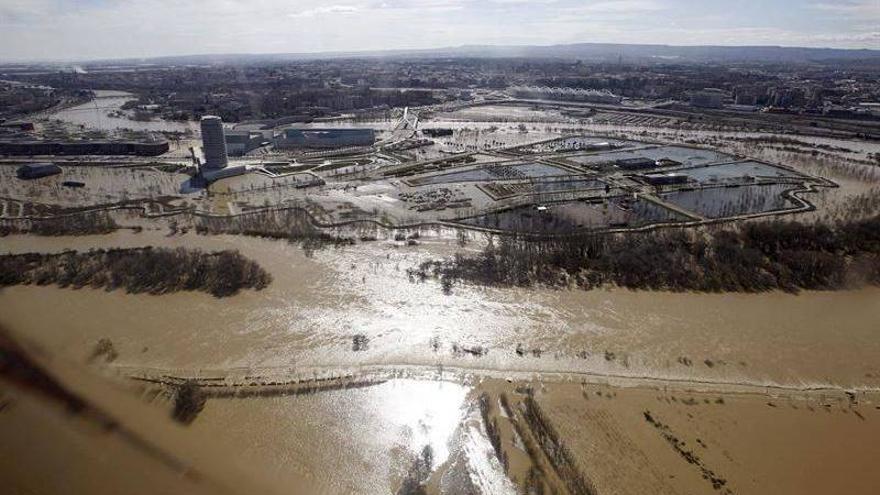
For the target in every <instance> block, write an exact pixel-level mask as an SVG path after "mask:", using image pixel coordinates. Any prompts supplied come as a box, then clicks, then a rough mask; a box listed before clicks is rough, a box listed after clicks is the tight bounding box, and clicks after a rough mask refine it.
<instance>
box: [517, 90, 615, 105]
mask: <svg viewBox="0 0 880 495" xmlns="http://www.w3.org/2000/svg"><path fill="white" fill-rule="evenodd" d="M507 92H508V93H509V94H510V95H511V96H513V97H514V98H524V99H530V100H559V101H579V102H586V103H607V104H614V105H616V104H618V103H620V101H621V99H622V98H621V97H620V96H617V95H615V94H614V93H612V92H610V91H608V90H605V89H603V90H597V89H578V88H548V87H546V86H513V87H511V88H510V89H508V91H507Z"/></svg>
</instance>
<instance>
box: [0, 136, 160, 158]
mask: <svg viewBox="0 0 880 495" xmlns="http://www.w3.org/2000/svg"><path fill="white" fill-rule="evenodd" d="M168 149H169V147H168V141H164V140H162V141H90V140H83V141H38V140H18V139H15V140H7V141H0V155H10V156H40V155H136V156H158V155H161V154H164V153H167V152H168Z"/></svg>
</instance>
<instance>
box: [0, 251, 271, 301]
mask: <svg viewBox="0 0 880 495" xmlns="http://www.w3.org/2000/svg"><path fill="white" fill-rule="evenodd" d="M271 281H272V276H271V275H270V274H269V273H268V272H267V271H266V270H264V269H263V268H262V267H261V266H260V265H259V264H257V263H256V262H254V261H252V260H249V259H247V258H245V257H244V256H242V255H241V254H240V253H239V252H238V251H229V250H227V251H218V252H212V253H208V252H204V251H201V250H198V249H185V248H176V249H170V248H154V247H146V248H134V249H107V250H105V249H97V250H91V251H87V252H77V251H64V252H62V253H57V254H42V253H25V254H8V255H2V256H0V288H2V287H8V286H13V285H31V284H35V285H49V284H55V285H59V286H61V287H71V288H82V287H92V288H104V289H106V290H108V291H111V290H115V289H123V290H125V291H126V292H128V293H132V294H139V293H147V294H167V293H172V292H178V291H201V292H207V293H209V294H212V295H214V296H216V297H226V296H231V295H234V294H236V293H238V291H239V290H241V289H255V290H261V289H264V288H265V287H267V286H268V285H269V283H271Z"/></svg>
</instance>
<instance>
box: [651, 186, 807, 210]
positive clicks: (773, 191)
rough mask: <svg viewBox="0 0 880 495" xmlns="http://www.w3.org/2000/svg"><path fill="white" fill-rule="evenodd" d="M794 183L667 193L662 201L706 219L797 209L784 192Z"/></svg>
mask: <svg viewBox="0 0 880 495" xmlns="http://www.w3.org/2000/svg"><path fill="white" fill-rule="evenodd" d="M791 189H792V186H791V185H785V184H774V185H766V186H740V187H713V188H709V189H699V190H695V191H676V192H674V193H669V194H664V195H663V196H662V197H663V200H664V201H668V202H670V203H672V204H674V205H676V206H678V207H681V208H684V209H685V210H688V211H692V212H695V213H698V214H699V215H700V216H703V217H706V218H725V217H732V216H738V215H749V214H753V213H766V212H771V211H780V210H785V209H790V208H794V207H795V206H796V205H794V204H793V203H792V202H791V201H789V200H788V199H786V198H785V197H784V196H783V195H782V194H783V193H784V192H786V191H789V190H791Z"/></svg>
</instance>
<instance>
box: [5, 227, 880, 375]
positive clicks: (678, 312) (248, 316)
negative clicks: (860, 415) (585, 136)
mask: <svg viewBox="0 0 880 495" xmlns="http://www.w3.org/2000/svg"><path fill="white" fill-rule="evenodd" d="M146 245H165V246H187V247H199V248H202V249H207V250H219V249H238V250H239V251H241V252H242V253H243V254H244V255H245V256H248V257H250V258H252V259H255V260H257V261H258V262H259V263H260V264H261V265H263V266H264V267H266V268H267V269H268V270H269V271H270V272H271V273H272V275H273V276H274V282H273V283H272V284H271V285H270V286H269V288H267V289H265V290H263V291H259V292H255V291H243V292H241V293H240V294H238V295H236V296H233V297H229V298H224V299H217V298H214V297H212V296H209V295H205V294H201V293H176V294H170V295H161V296H151V295H129V294H125V293H124V292H121V291H114V292H106V291H104V290H94V289H79V290H74V289H62V288H57V287H36V286H29V287H11V288H6V289H4V290H2V291H0V308H2V311H0V323H3V324H7V325H9V326H10V327H12V328H18V329H22V330H24V331H26V332H27V333H28V334H30V335H32V336H33V337H34V338H36V339H38V340H39V341H40V342H42V343H45V345H47V346H50V347H52V348H55V349H57V350H60V351H63V352H65V353H67V354H69V355H72V356H73V357H75V358H76V359H84V358H85V357H86V356H87V355H88V354H89V353H90V352H91V350H92V348H93V346H94V345H95V342H97V340H98V339H100V338H109V339H110V340H111V341H112V342H113V343H114V345H115V347H116V349H117V350H118V352H119V358H118V359H117V361H116V363H114V364H119V365H122V366H131V367H148V368H159V369H177V370H187V371H198V370H224V369H230V368H276V367H280V368H290V369H299V370H311V369H318V370H322V369H324V370H332V369H351V368H354V369H356V368H357V367H359V366H371V367H387V368H395V367H403V366H416V367H438V366H445V367H449V368H466V369H467V368H469V369H474V370H496V371H498V372H515V371H522V372H573V373H589V374H598V375H615V376H616V375H625V376H635V377H640V376H647V377H656V378H681V379H688V380H705V381H713V382H716V381H717V382H746V383H753V384H768V385H769V384H782V385H787V386H798V387H802V386H813V385H834V386H843V387H865V388H876V387H878V386H880V364H878V363H877V362H876V356H877V355H880V339H878V338H877V333H876V332H877V328H878V327H877V322H878V321H880V304H878V301H880V290H878V289H864V290H858V291H845V292H805V293H801V294H799V295H792V294H785V293H778V292H774V293H767V294H693V293H665V292H663V293H657V292H637V291H629V290H622V289H611V290H594V291H590V292H585V291H580V290H555V289H554V290H551V289H531V290H528V289H519V288H514V289H499V288H483V287H473V286H457V287H455V288H454V289H453V291H452V294H450V295H444V294H443V292H442V291H441V289H440V287H439V284H438V283H437V282H434V281H429V282H426V283H417V282H416V283H414V282H410V281H409V280H408V278H407V275H406V269H407V268H410V267H413V266H415V265H416V264H418V263H419V262H420V261H422V260H424V259H427V258H430V257H441V256H447V255H450V254H451V253H453V252H454V251H455V250H457V249H460V248H458V246H457V245H456V244H455V241H454V240H453V239H448V238H443V237H437V236H434V237H431V236H423V240H422V244H421V245H420V246H409V247H408V246H403V245H402V243H395V242H391V241H377V242H372V243H360V244H358V245H355V246H350V247H345V248H341V249H334V248H329V249H326V250H323V251H319V252H317V253H315V254H314V256H312V257H307V256H306V255H305V254H304V252H303V251H302V249H300V248H299V247H297V246H294V245H290V244H288V243H287V242H284V241H276V240H264V239H256V238H247V237H235V236H198V235H194V234H186V235H177V236H172V237H168V236H166V234H165V232H160V231H146V232H143V233H139V234H136V233H131V232H118V233H115V234H110V235H105V236H88V237H77V238H47V237H33V236H10V237H6V238H3V239H2V240H0V252H27V251H59V250H62V249H79V250H85V249H90V248H95V247H114V246H118V247H132V246H146ZM471 249H475V248H471ZM355 334H362V335H365V336H366V337H367V339H368V346H367V349H366V350H363V351H359V352H354V351H353V350H352V337H353V336H354V335H355ZM518 345H521V346H520V348H521V349H522V350H524V351H525V352H524V353H523V354H524V355H522V356H521V355H519V354H518V353H517V352H515V351H516V349H517V346H518ZM478 346H482V347H483V348H484V349H488V353H486V354H485V355H483V356H482V357H476V356H474V355H472V354H470V353H467V352H454V351H453V349H454V347H458V349H465V348H466V349H475V348H477V347H478Z"/></svg>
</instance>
